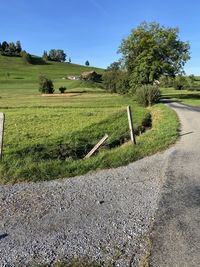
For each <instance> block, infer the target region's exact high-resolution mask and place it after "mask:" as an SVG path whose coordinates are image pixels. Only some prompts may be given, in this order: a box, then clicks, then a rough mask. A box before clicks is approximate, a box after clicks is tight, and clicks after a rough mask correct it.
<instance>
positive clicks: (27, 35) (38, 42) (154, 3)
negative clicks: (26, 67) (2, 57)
mask: <svg viewBox="0 0 200 267" xmlns="http://www.w3.org/2000/svg"><path fill="white" fill-rule="evenodd" d="M144 20H145V21H147V22H151V21H156V22H158V23H160V24H162V25H166V26H169V27H177V26H178V27H179V28H180V38H181V40H183V41H189V43H190V45H191V57H192V58H191V60H190V61H189V62H188V63H187V64H186V67H185V70H186V72H187V73H188V74H191V73H192V74H195V75H200V49H199V44H200V34H199V29H200V27H199V26H200V25H199V24H200V23H199V22H200V1H198V0H196V1H194V0H191V1H185V0H182V1H180V0H173V1H172V0H167V1H161V0H159V1H158V0H151V1H150V0H140V1H139V0H137V1H135V0H123V1H122V0H65V1H64V0H57V1H53V0H48V1H47V0H30V1H28V0H18V1H16V0H9V1H2V2H1V4H0V25H1V26H0V41H4V40H6V41H17V40H20V41H21V43H22V46H23V49H25V50H27V51H28V52H29V53H31V54H35V55H42V53H43V51H44V50H50V49H52V48H61V49H64V50H65V51H66V53H67V55H68V56H70V57H71V59H72V62H74V63H80V64H84V63H85V61H86V60H89V61H90V63H91V65H93V66H98V67H107V66H108V65H109V64H110V63H111V62H113V61H115V60H117V59H118V58H119V55H118V54H117V53H116V52H117V50H118V47H119V45H120V43H121V40H122V39H123V38H126V37H127V36H128V35H129V33H130V30H131V29H132V28H136V27H137V26H138V25H139V24H140V22H142V21H144Z"/></svg>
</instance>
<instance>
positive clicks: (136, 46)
mask: <svg viewBox="0 0 200 267" xmlns="http://www.w3.org/2000/svg"><path fill="white" fill-rule="evenodd" d="M178 33H179V29H178V28H166V27H164V26H160V25H159V24H157V23H155V22H153V23H150V24H147V23H146V22H143V23H141V24H140V25H139V26H138V28H136V29H133V30H132V32H131V34H130V36H129V37H128V38H127V39H125V40H123V41H122V44H121V47H120V49H119V52H121V53H122V55H123V57H122V60H123V62H124V64H125V67H126V69H127V71H128V73H129V75H130V82H131V85H132V86H135V87H136V86H137V85H140V84H149V83H150V84H153V82H154V80H158V79H159V77H160V76H161V75H169V76H170V77H175V75H177V74H179V73H182V72H183V67H184V64H185V62H186V61H187V60H188V59H190V55H189V48H190V46H189V44H188V43H186V42H183V41H180V40H179V37H178Z"/></svg>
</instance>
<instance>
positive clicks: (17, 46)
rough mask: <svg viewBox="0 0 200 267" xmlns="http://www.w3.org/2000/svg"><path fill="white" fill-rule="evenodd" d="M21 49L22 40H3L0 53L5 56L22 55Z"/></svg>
mask: <svg viewBox="0 0 200 267" xmlns="http://www.w3.org/2000/svg"><path fill="white" fill-rule="evenodd" d="M21 51H22V47H21V43H20V41H17V42H16V43H13V42H11V43H7V42H6V41H3V42H2V44H1V43H0V54H1V55H3V56H20V53H21Z"/></svg>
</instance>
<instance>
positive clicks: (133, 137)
mask: <svg viewBox="0 0 200 267" xmlns="http://www.w3.org/2000/svg"><path fill="white" fill-rule="evenodd" d="M127 114H128V123H129V129H130V134H131V141H132V143H134V144H135V145H136V140H135V133H134V128H133V118H132V113H131V107H130V106H128V107H127Z"/></svg>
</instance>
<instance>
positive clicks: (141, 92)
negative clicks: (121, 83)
mask: <svg viewBox="0 0 200 267" xmlns="http://www.w3.org/2000/svg"><path fill="white" fill-rule="evenodd" d="M160 95H161V93H160V89H159V87H158V86H155V85H150V84H148V85H143V86H141V87H138V88H137V90H136V100H137V102H138V103H139V104H140V105H142V106H145V107H147V106H151V105H153V104H154V103H157V102H158V101H159V99H160Z"/></svg>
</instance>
